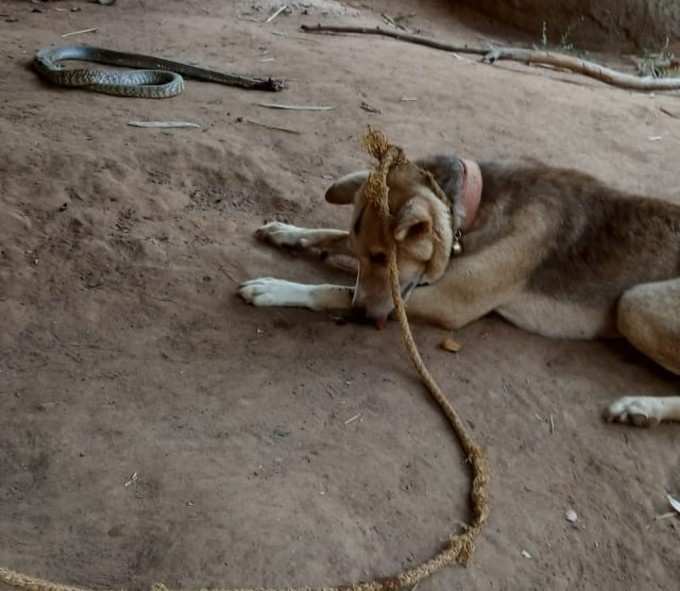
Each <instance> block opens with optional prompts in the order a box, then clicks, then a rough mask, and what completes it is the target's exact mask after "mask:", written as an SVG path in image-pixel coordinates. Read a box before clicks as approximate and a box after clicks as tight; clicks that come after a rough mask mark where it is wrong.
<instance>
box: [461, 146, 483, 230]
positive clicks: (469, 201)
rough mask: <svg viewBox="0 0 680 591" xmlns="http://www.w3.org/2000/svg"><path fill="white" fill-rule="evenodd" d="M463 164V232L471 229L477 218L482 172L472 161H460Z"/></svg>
mask: <svg viewBox="0 0 680 591" xmlns="http://www.w3.org/2000/svg"><path fill="white" fill-rule="evenodd" d="M461 163H462V164H463V195H462V199H463V207H464V209H465V223H464V224H463V231H464V232H467V231H468V230H470V228H472V225H473V224H474V223H475V218H476V217H477V210H478V209H479V202H480V201H481V200H482V187H483V182H482V171H481V169H480V168H479V164H477V163H476V162H475V161H474V160H464V159H462V160H461Z"/></svg>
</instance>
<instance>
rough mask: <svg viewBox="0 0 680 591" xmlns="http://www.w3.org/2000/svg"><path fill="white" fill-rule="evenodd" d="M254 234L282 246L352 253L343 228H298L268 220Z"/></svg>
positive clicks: (344, 253)
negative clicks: (268, 221)
mask: <svg viewBox="0 0 680 591" xmlns="http://www.w3.org/2000/svg"><path fill="white" fill-rule="evenodd" d="M255 236H257V238H259V239H260V240H262V241H263V242H268V243H269V244H273V245H274V246H279V247H282V248H296V249H302V250H308V249H312V248H317V249H319V250H321V251H323V252H326V253H328V254H343V255H351V254H352V252H351V250H350V248H349V243H348V238H349V232H347V231H345V230H334V229H331V228H319V229H316V228H299V227H297V226H292V225H291V224H284V223H282V222H270V223H268V224H265V225H264V226H261V227H259V228H258V229H257V230H256V232H255Z"/></svg>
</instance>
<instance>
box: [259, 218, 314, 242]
mask: <svg viewBox="0 0 680 591" xmlns="http://www.w3.org/2000/svg"><path fill="white" fill-rule="evenodd" d="M255 236H256V237H257V238H259V239H260V240H262V241H263V242H269V243H270V244H273V245H274V246H285V247H287V248H305V247H306V246H307V245H308V241H307V240H306V239H305V237H304V236H305V229H304V228H298V227H297V226H292V225H291V224H284V223H283V222H269V223H268V224H265V225H264V226H260V227H259V228H258V229H257V230H256V231H255Z"/></svg>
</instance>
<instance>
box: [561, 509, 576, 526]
mask: <svg viewBox="0 0 680 591" xmlns="http://www.w3.org/2000/svg"><path fill="white" fill-rule="evenodd" d="M564 517H565V518H566V520H567V521H568V522H569V523H576V522H577V521H578V515H577V514H576V511H574V510H573V509H569V511H567V512H566V513H565V514H564Z"/></svg>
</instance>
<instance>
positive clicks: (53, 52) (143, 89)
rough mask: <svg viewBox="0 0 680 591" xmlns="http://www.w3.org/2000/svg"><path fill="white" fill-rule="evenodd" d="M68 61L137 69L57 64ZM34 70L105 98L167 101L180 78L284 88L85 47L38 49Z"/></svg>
mask: <svg viewBox="0 0 680 591" xmlns="http://www.w3.org/2000/svg"><path fill="white" fill-rule="evenodd" d="M67 60H78V61H83V62H96V63H99V64H107V65H111V66H121V67H127V68H140V69H136V70H132V71H117V70H99V69H91V68H79V69H72V70H66V69H64V68H63V66H62V65H61V64H60V63H59V62H63V61H67ZM33 67H34V68H35V70H36V71H37V72H38V74H39V75H40V76H41V77H42V78H44V79H45V80H47V81H48V82H51V83H52V84H56V85H58V86H75V87H82V88H87V89H89V90H94V91H96V92H103V93H106V94H113V95H117V96H128V97H140V98H170V97H173V96H177V95H178V94H181V92H182V91H183V90H184V80H183V79H182V76H186V77H187V78H195V79H196V80H205V81H208V82H217V83H219V84H227V85H229V86H238V87H240V88H246V89H249V90H266V91H272V92H277V91H279V90H282V89H283V88H285V87H286V83H285V81H283V80H275V79H272V78H266V79H264V78H251V77H249V76H240V75H238V74H226V73H222V72H216V71H214V70H207V69H205V68H199V67H197V66H190V65H189V64H183V63H180V62H175V61H170V60H165V59H161V58H157V57H152V56H149V55H142V54H139V53H126V52H122V51H113V50H111V49H101V48H99V47H90V46H87V45H67V46H66V47H47V48H44V49H41V50H39V51H38V52H37V53H36V55H35V58H34V60H33Z"/></svg>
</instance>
